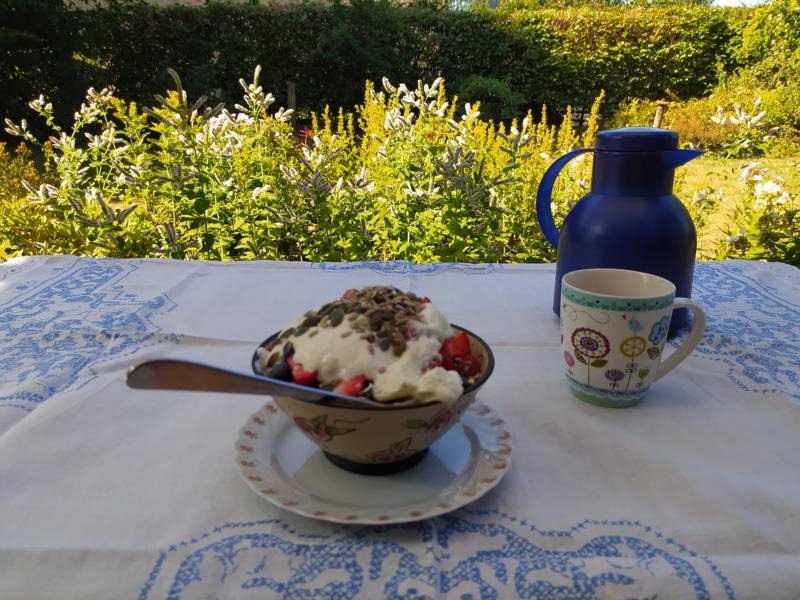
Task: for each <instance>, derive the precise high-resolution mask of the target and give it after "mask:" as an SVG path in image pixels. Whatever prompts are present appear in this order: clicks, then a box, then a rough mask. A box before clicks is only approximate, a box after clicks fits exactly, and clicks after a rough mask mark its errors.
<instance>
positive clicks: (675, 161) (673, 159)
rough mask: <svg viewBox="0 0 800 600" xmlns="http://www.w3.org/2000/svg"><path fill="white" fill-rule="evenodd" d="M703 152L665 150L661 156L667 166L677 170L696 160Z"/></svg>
mask: <svg viewBox="0 0 800 600" xmlns="http://www.w3.org/2000/svg"><path fill="white" fill-rule="evenodd" d="M703 152H704V151H703V150H664V151H663V152H661V156H662V159H663V161H664V165H665V166H667V167H669V168H670V169H677V168H678V167H680V166H682V165H685V164H686V163H687V162H689V161H690V160H694V159H695V158H697V157H698V156H700V155H701V154H703Z"/></svg>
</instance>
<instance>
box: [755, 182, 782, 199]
mask: <svg viewBox="0 0 800 600" xmlns="http://www.w3.org/2000/svg"><path fill="white" fill-rule="evenodd" d="M781 191H782V188H781V186H780V184H779V183H778V182H776V181H775V180H774V179H770V180H769V181H765V182H763V183H762V182H758V183H757V184H756V188H755V195H756V197H761V196H777V195H778V194H780V193H781Z"/></svg>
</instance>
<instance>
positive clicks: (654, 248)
mask: <svg viewBox="0 0 800 600" xmlns="http://www.w3.org/2000/svg"><path fill="white" fill-rule="evenodd" d="M583 152H594V164H593V167H592V184H591V189H590V191H589V193H588V194H587V195H586V196H584V197H583V198H581V199H580V200H579V201H578V203H577V204H576V205H575V206H574V207H573V208H572V210H571V211H570V212H569V214H568V215H567V217H566V219H565V220H564V224H563V226H562V227H561V231H560V232H559V231H558V230H557V229H556V226H555V223H554V221H553V213H552V211H551V196H552V192H553V184H554V183H555V180H556V177H558V173H559V171H560V170H561V169H562V168H563V167H564V166H565V165H566V164H567V162H569V161H570V160H571V159H572V158H573V157H575V156H577V155H578V154H581V153H583ZM701 154H702V151H698V150H679V149H678V134H677V133H675V132H674V131H669V130H666V129H655V128H650V127H625V128H622V129H609V130H606V131H600V132H598V134H597V136H596V137H595V145H594V148H581V149H578V150H573V151H571V152H568V153H567V154H565V155H564V156H562V157H561V158H559V159H557V160H556V161H555V162H554V163H553V164H552V165H550V167H549V168H548V169H547V171H546V172H545V174H544V176H543V177H542V181H541V182H540V183H539V190H538V192H537V194H536V212H537V217H538V219H539V224H540V226H541V228H542V232H543V233H544V236H545V237H546V238H547V240H548V241H549V242H550V243H551V244H552V245H553V247H555V248H557V249H558V264H557V266H556V283H555V290H554V292H553V310H554V311H555V313H556V314H559V309H560V299H561V278H562V277H563V276H564V275H565V274H566V273H569V272H570V271H576V270H578V269H589V268H594V267H609V268H617V269H631V270H635V271H645V272H647V273H652V274H654V275H660V276H661V277H664V278H666V279H669V280H670V281H672V283H674V284H675V287H676V288H677V295H678V296H680V297H684V298H688V297H690V296H691V294H692V277H693V274H694V261H695V252H696V249H697V234H696V232H695V228H694V223H692V219H691V217H690V216H689V213H688V211H687V210H686V207H684V206H683V204H681V202H680V200H678V199H677V198H676V197H675V196H674V195H673V193H672V184H673V180H674V176H675V169H676V168H677V167H679V166H681V165H683V164H685V163H687V162H689V161H690V160H692V159H693V158H697V157H698V156H700V155H701ZM688 312H689V311H687V310H685V309H680V310H677V311H675V313H674V315H673V318H672V324H671V326H670V333H675V332H676V331H677V330H678V329H680V328H682V327H684V326H686V325H688V318H689V315H688Z"/></svg>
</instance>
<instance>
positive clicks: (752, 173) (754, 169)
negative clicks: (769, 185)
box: [739, 162, 768, 181]
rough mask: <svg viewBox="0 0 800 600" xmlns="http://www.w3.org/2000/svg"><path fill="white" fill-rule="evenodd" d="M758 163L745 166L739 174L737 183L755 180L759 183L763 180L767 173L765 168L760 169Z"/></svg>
mask: <svg viewBox="0 0 800 600" xmlns="http://www.w3.org/2000/svg"><path fill="white" fill-rule="evenodd" d="M760 165H761V163H760V162H754V163H750V164H749V165H746V166H745V167H744V168H743V169H742V172H741V174H740V175H739V181H749V180H755V181H759V180H761V179H763V175H764V174H765V173H766V172H767V171H768V168H767V167H761V166H760Z"/></svg>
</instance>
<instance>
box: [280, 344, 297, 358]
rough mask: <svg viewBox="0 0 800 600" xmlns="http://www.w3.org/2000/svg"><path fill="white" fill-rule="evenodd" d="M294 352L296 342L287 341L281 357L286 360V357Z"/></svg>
mask: <svg viewBox="0 0 800 600" xmlns="http://www.w3.org/2000/svg"><path fill="white" fill-rule="evenodd" d="M292 354H294V344H292V342H286V343H285V344H284V345H283V354H282V355H281V358H282V359H283V360H286V359H287V358H289V357H290V356H291V355H292Z"/></svg>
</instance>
